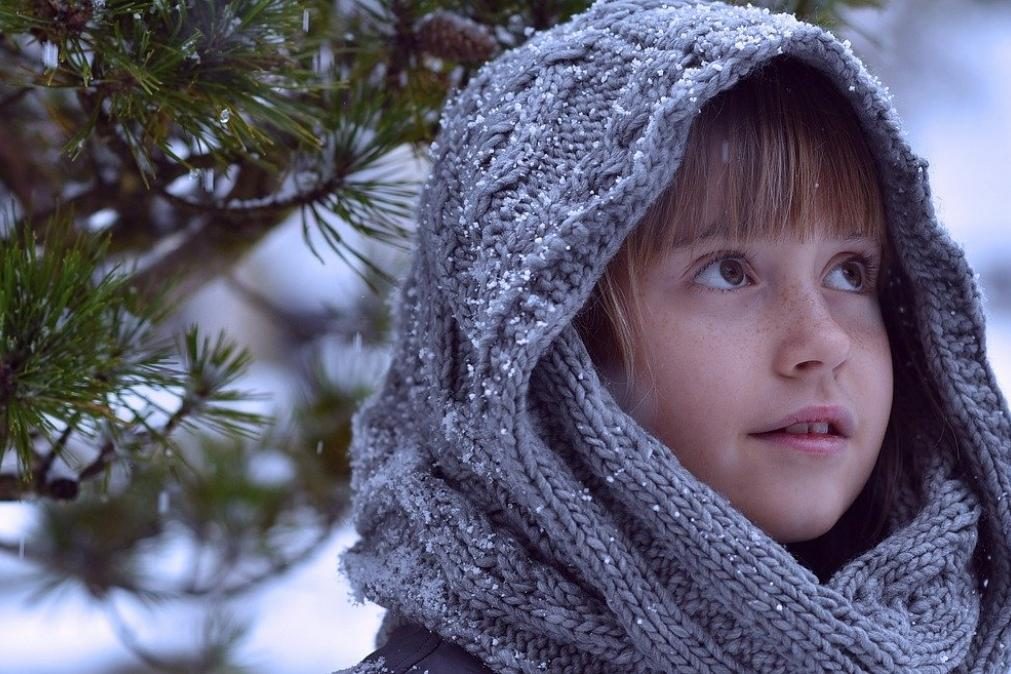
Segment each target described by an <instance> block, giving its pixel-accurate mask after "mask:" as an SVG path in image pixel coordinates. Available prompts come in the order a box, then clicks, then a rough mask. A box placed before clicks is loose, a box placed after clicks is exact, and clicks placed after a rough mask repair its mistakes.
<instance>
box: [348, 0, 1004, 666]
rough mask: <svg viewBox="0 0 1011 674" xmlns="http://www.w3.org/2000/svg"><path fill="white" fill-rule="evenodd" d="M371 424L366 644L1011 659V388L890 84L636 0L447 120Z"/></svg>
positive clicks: (468, 99) (581, 28)
mask: <svg viewBox="0 0 1011 674" xmlns="http://www.w3.org/2000/svg"><path fill="white" fill-rule="evenodd" d="M432 159H433V167H432V174H431V177H430V179H429V181H428V182H427V183H426V185H425V189H424V191H423V194H422V200H421V204H420V208H419V231H418V252H417V256H416V258H415V260H414V264H413V266H412V268H411V271H410V273H409V275H408V277H407V279H406V280H405V282H404V284H403V288H402V291H401V294H400V298H399V303H398V306H397V326H398V329H397V333H396V340H395V344H394V353H393V364H392V366H391V367H390V370H389V372H388V374H387V376H386V380H385V382H384V384H383V386H382V388H381V390H379V391H378V392H377V393H376V394H375V395H374V396H373V397H372V398H371V399H370V400H369V401H368V402H367V403H366V404H365V405H364V407H363V408H362V410H361V411H360V412H359V414H358V416H357V417H356V421H355V436H354V442H353V445H352V458H353V462H354V463H353V470H354V473H353V475H354V484H353V487H354V489H355V522H356V526H357V528H358V532H359V533H360V535H361V540H360V541H359V542H358V543H357V544H356V545H355V546H354V547H353V548H352V549H351V550H350V551H349V552H348V553H347V554H346V555H345V557H344V568H345V571H346V573H347V574H348V575H349V577H350V578H351V579H352V581H353V583H354V584H355V586H356V587H357V588H358V590H359V592H360V594H361V595H362V596H363V597H366V598H368V599H371V600H372V601H375V602H377V603H379V604H380V605H383V606H385V607H386V608H387V609H388V613H387V616H386V619H385V621H384V625H383V628H382V630H381V633H380V635H379V636H378V638H377V642H378V643H379V644H380V645H381V648H380V649H379V650H378V651H377V652H376V653H374V654H373V655H371V656H370V657H369V658H367V659H366V660H365V661H364V662H363V663H361V664H359V665H357V666H356V667H353V668H351V669H350V670H348V671H349V672H354V673H356V674H361V673H365V672H407V671H425V670H427V671H429V672H431V673H435V672H468V671H470V672H542V671H547V672H572V673H579V674H583V673H590V672H822V671H841V672H912V671H916V672H949V671H958V672H1001V673H1003V672H1007V671H1008V669H1009V667H1011V646H1009V645H1008V641H1009V638H1011V512H1009V508H1008V499H1007V498H1006V496H1007V493H1008V488H1009V486H1011V466H1009V463H1011V457H1009V451H1011V420H1009V414H1008V411H1007V406H1006V403H1005V401H1004V398H1003V396H1002V395H1001V393H1000V391H999V390H998V389H997V386H996V384H995V382H994V378H993V375H992V372H991V370H990V367H989V365H988V364H987V361H986V357H985V353H984V345H983V334H984V332H983V319H982V313H981V310H980V300H979V293H978V289H977V287H976V286H975V283H974V280H973V275H972V272H971V271H970V269H969V267H968V266H967V264H966V262H965V259H964V257H963V255H962V253H961V251H960V250H959V249H958V247H957V246H956V245H955V244H954V243H952V242H951V240H950V239H949V238H948V237H947V235H946V234H945V233H944V232H943V230H942V229H941V228H940V226H939V225H938V223H937V222H936V220H935V218H934V215H933V211H932V207H931V202H930V194H929V187H928V184H927V177H926V171H925V168H926V162H924V161H923V160H921V159H919V158H918V157H916V156H915V155H914V154H913V153H912V152H911V151H910V149H909V148H908V146H907V144H906V141H905V139H904V136H903V134H902V132H901V129H900V127H899V123H898V121H897V118H896V116H895V112H894V110H893V109H892V107H891V105H890V103H889V100H888V97H887V95H886V93H885V92H884V90H883V88H882V86H881V85H880V84H879V83H878V82H877V81H876V80H875V79H874V78H873V77H871V76H870V75H868V73H867V72H866V70H865V69H864V68H863V66H862V65H861V64H860V62H859V61H858V60H857V59H856V57H855V56H854V55H853V54H852V52H851V51H850V50H849V48H848V46H847V45H845V44H841V43H839V42H838V41H837V40H836V39H835V38H834V37H833V36H831V35H830V34H828V33H826V32H824V31H823V30H821V29H819V28H817V27H814V26H810V25H807V24H804V23H800V22H797V21H796V20H794V19H793V18H792V17H789V16H785V15H776V14H770V13H768V12H767V11H763V10H760V9H756V8H750V7H749V8H741V7H729V6H726V5H723V4H720V3H716V2H713V3H709V2H701V1H694V2H693V1H688V0H685V1H680V2H678V1H671V0H669V1H668V2H659V1H652V0H640V1H638V2H631V1H624V0H605V1H601V2H597V3H596V4H595V5H594V6H593V7H592V8H591V9H590V10H588V11H587V12H585V13H583V14H581V15H579V16H577V17H575V18H574V19H573V20H572V21H570V22H568V23H566V24H564V25H562V26H558V27H556V28H554V29H552V30H549V31H546V32H544V33H542V34H540V35H537V36H534V37H533V38H532V39H531V40H530V41H529V42H528V43H526V44H525V45H523V46H522V47H520V48H518V49H515V50H513V51H511V52H509V53H507V54H505V55H503V56H502V57H500V58H498V59H497V60H496V61H494V62H492V63H490V64H488V65H487V66H485V67H484V68H483V69H482V70H481V71H480V73H478V75H477V76H476V77H475V78H474V79H473V80H472V81H471V82H470V84H469V85H468V86H467V88H466V89H465V90H464V91H463V92H461V93H460V94H459V95H458V96H457V97H456V98H455V99H454V100H452V101H450V103H449V104H448V106H447V108H446V112H445V115H444V118H443V123H442V131H441V133H440V136H439V138H438V139H437V142H436V143H434V144H433V146H432Z"/></svg>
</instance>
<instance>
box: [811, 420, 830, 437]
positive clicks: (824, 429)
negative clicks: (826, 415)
mask: <svg viewBox="0 0 1011 674" xmlns="http://www.w3.org/2000/svg"><path fill="white" fill-rule="evenodd" d="M811 432H812V433H821V434H823V435H825V434H827V433H828V422H827V421H826V422H824V423H822V422H818V423H815V424H811Z"/></svg>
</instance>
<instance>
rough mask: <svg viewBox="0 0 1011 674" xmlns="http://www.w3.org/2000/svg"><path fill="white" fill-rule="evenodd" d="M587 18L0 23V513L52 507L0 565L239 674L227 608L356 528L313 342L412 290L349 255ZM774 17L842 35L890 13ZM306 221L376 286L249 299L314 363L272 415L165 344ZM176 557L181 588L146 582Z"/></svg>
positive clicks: (309, 8)
mask: <svg viewBox="0 0 1011 674" xmlns="http://www.w3.org/2000/svg"><path fill="white" fill-rule="evenodd" d="M588 4H589V2H587V0H549V1H546V2H539V1H537V2H534V1H530V0H526V1H521V0H506V1H503V2H488V1H480V2H459V1H458V0H343V1H338V2H336V3H335V2H332V1H331V0H304V1H301V2H290V1H288V0H232V1H228V2H226V1H225V0H8V1H5V2H3V3H2V4H0V114H2V115H3V120H4V122H3V131H2V133H0V205H2V207H3V209H2V212H3V213H4V216H3V218H2V226H0V500H23V499H29V500H30V502H31V503H33V507H34V508H35V509H36V510H37V511H38V513H39V514H40V517H39V520H38V523H37V525H36V526H34V527H33V529H32V531H31V532H30V533H29V534H28V535H27V537H26V539H25V540H24V541H0V551H3V552H6V553H8V554H10V555H16V556H22V557H24V558H25V559H26V560H27V562H28V563H29V564H31V565H32V567H33V568H34V569H36V571H37V574H36V581H37V582H38V585H37V587H38V589H39V590H40V591H41V592H43V593H45V592H47V591H52V590H54V589H56V588H59V587H63V586H66V585H68V584H72V585H74V586H76V587H80V588H83V589H84V590H86V591H87V592H88V593H89V594H90V595H91V596H92V597H94V599H95V600H96V601H97V602H101V603H102V604H103V605H105V606H107V607H109V608H110V617H111V619H112V621H113V624H114V626H115V627H116V629H117V631H118V633H119V634H120V636H121V638H122V641H123V643H124V645H126V646H127V647H128V648H129V649H130V650H131V651H132V652H133V653H134V654H136V656H137V658H138V659H139V661H140V662H141V663H143V665H144V667H145V668H146V669H145V670H144V671H164V672H226V671H238V669H237V666H236V664H235V649H236V647H237V644H238V643H239V641H240V638H241V636H242V634H243V628H244V625H243V624H242V623H241V622H239V621H236V620H235V618H234V617H233V616H231V615H230V614H229V612H228V610H227V604H223V603H222V602H221V600H222V599H228V598H230V597H235V596H239V595H241V594H242V593H244V592H247V591H249V590H250V589H252V588H255V587H257V586H258V585H259V584H261V583H262V582H264V581H265V580H269V579H271V578H275V577H277V576H278V575H280V574H282V573H284V572H285V571H287V570H288V569H290V568H291V567H292V566H294V565H296V564H298V563H299V562H300V561H302V560H304V559H306V558H307V557H309V556H310V555H311V554H312V553H313V552H314V551H315V550H317V549H318V548H319V546H320V545H321V544H322V543H323V542H325V541H326V540H328V539H329V538H330V536H331V534H332V532H333V530H334V528H335V527H336V526H337V524H338V523H339V522H340V521H341V519H342V517H343V516H344V515H345V510H346V505H347V501H348V487H347V480H348V465H347V460H346V456H345V449H346V447H347V443H348V440H349V437H350V429H349V423H348V422H349V419H350V415H351V412H352V410H353V409H354V407H355V405H356V404H357V403H358V402H359V401H360V400H361V399H362V397H363V396H364V395H366V394H367V393H368V389H369V387H368V384H369V383H371V382H365V383H364V384H363V382H359V381H350V380H348V379H346V378H341V377H340V376H335V375H334V374H333V373H332V372H330V368H328V367H327V366H326V363H325V359H323V358H322V355H321V350H320V349H319V348H317V347H318V345H319V344H320V342H321V341H322V340H323V339H324V338H325V337H327V336H328V335H334V334H336V335H338V336H339V337H341V338H342V339H345V340H346V341H347V342H348V343H349V344H354V345H356V346H355V347H353V348H350V349H348V350H347V353H346V354H345V355H344V357H345V358H349V359H352V360H362V359H364V358H365V357H366V353H367V352H366V350H365V349H366V348H368V347H370V346H375V345H381V344H382V342H383V340H384V337H385V333H386V331H387V329H388V318H387V316H386V314H385V309H384V308H383V305H382V295H383V294H384V293H385V292H387V291H388V289H389V288H390V281H391V276H396V275H397V274H398V273H399V272H396V271H395V270H387V269H383V268H382V267H381V266H380V265H379V264H377V263H376V261H375V260H374V259H373V257H372V256H370V255H369V254H368V253H367V252H366V251H363V250H359V249H358V248H356V247H355V246H354V245H352V243H351V242H350V239H351V237H350V236H349V234H350V233H351V232H355V233H357V234H358V235H361V237H364V238H365V239H367V240H371V241H376V242H381V243H383V244H387V245H389V246H392V247H396V248H400V249H407V248H408V247H409V236H410V214H411V205H412V200H413V199H414V197H415V196H416V193H417V189H418V185H417V184H415V183H414V182H411V181H409V180H405V179H403V178H402V177H401V173H402V172H401V171H400V170H399V166H398V165H397V163H396V162H397V159H396V157H397V152H398V150H402V149H403V148H405V147H406V148H409V149H410V150H411V151H413V152H414V154H415V155H416V156H421V155H422V153H423V152H424V150H425V148H426V146H427V145H428V144H429V143H430V142H431V140H432V139H433V137H434V135H435V133H436V131H437V128H438V114H439V110H440V108H441V106H442V104H443V101H444V100H445V98H446V97H447V95H448V94H449V93H450V92H451V91H452V90H453V89H454V88H457V87H460V86H463V85H464V84H465V83H466V82H467V80H468V78H469V77H470V76H471V74H472V73H473V72H474V70H475V69H476V68H478V67H479V66H480V65H481V64H482V63H483V62H485V61H487V60H488V59H489V58H492V57H494V56H495V55H496V54H498V53H500V52H501V51H502V50H504V49H508V48H511V47H513V46H516V45H518V44H521V43H522V42H523V41H524V40H526V39H527V38H528V37H529V36H530V35H531V34H532V33H533V32H534V31H536V30H540V29H544V28H547V27H549V26H551V25H554V24H556V23H558V22H560V21H563V20H564V19H566V18H567V17H569V16H570V15H572V14H573V13H576V12H578V11H581V10H583V9H585V8H586V6H588ZM742 4H743V3H742ZM758 4H761V3H758ZM766 4H767V5H768V6H770V7H771V8H773V9H780V10H788V11H794V12H795V13H797V14H798V16H800V17H801V18H806V19H813V20H815V21H818V22H821V23H823V24H827V25H836V24H838V23H839V21H840V20H841V17H842V16H843V15H842V14H841V13H840V10H841V9H842V8H845V7H847V6H863V5H876V4H878V2H877V1H876V0H849V1H844V0H810V1H805V0H781V1H779V2H776V1H772V2H768V3H766ZM291 218H298V219H299V220H300V222H301V225H302V232H303V235H304V238H305V241H306V244H307V245H308V246H309V247H310V248H311V249H312V251H313V252H314V253H315V254H316V256H317V257H319V258H320V260H321V261H322V260H324V259H325V258H327V257H331V256H336V257H338V258H340V259H341V260H342V261H343V262H344V263H346V264H348V265H350V266H351V267H352V268H353V269H355V271H356V273H357V274H359V275H360V276H361V277H362V279H363V280H364V281H365V282H366V283H367V284H368V285H369V286H370V287H371V288H373V290H374V291H375V293H374V294H373V295H367V296H365V297H363V298H362V299H361V300H360V302H359V303H358V305H357V306H355V307H353V308H349V309H346V310H344V311H343V312H342V313H340V314H333V313H330V314H323V315H317V316H308V315H304V314H300V313H298V312H293V311H292V310H289V309H286V308H284V307H278V306H276V305H274V304H273V303H271V302H270V301H269V300H267V299H266V298H264V297H263V296H262V295H260V294H258V293H257V292H256V291H255V290H252V289H248V288H243V287H241V286H240V287H238V288H237V289H238V290H239V291H240V294H242V295H243V297H244V298H246V299H247V300H248V301H249V302H250V303H251V304H252V305H255V306H256V307H257V308H258V309H260V310H263V311H267V312H269V313H270V314H271V315H272V316H273V317H274V318H275V319H277V321H278V322H279V323H281V324H283V325H285V326H287V328H288V329H289V330H290V331H291V333H292V344H294V345H295V348H297V350H298V353H297V354H295V355H294V357H293V358H292V361H293V362H300V363H302V367H301V373H300V375H299V376H300V377H301V379H302V381H303V383H304V390H305V396H304V399H303V400H302V402H301V403H300V404H299V406H298V408H297V409H295V410H276V416H277V418H276V419H268V418H267V417H265V416H262V415H261V413H258V412H256V411H251V410H254V409H260V408H257V407H255V403H256V401H257V400H259V399H260V398H259V397H258V396H257V395H255V394H253V393H250V392H247V391H244V390H242V389H241V388H239V386H240V384H241V383H242V377H243V375H244V373H245V372H246V370H247V367H248V366H249V365H250V363H251V359H250V356H249V354H248V352H246V351H245V350H243V349H241V348H239V347H238V346H237V345H236V344H235V343H234V342H233V341H232V340H231V338H230V337H229V336H228V335H225V334H221V335H216V336H214V337H209V336H206V335H204V334H203V331H202V330H200V329H199V328H198V327H196V326H193V327H190V328H189V329H187V330H186V331H184V332H183V333H182V334H171V331H170V330H169V328H168V327H167V326H168V325H170V324H171V319H172V317H173V315H174V312H175V311H176V310H177V308H178V306H179V305H180V303H181V302H183V301H184V300H185V299H186V298H188V297H189V296H191V295H192V294H193V293H194V292H195V291H197V290H198V289H200V288H201V287H202V286H203V285H204V284H206V283H207V282H209V281H211V280H213V279H215V278H218V277H220V276H222V275H227V274H228V270H229V269H230V268H232V267H233V266H234V265H235V264H236V262H238V261H239V260H240V259H242V258H243V256H244V255H245V254H246V253H247V252H249V251H250V250H251V249H252V248H254V247H255V246H256V245H257V244H258V243H259V242H260V241H261V240H262V239H263V237H264V236H265V235H266V234H268V233H270V232H271V231H273V230H275V229H276V228H277V227H278V226H279V225H281V224H283V223H284V222H286V221H288V220H290V219H291ZM320 242H322V244H323V245H322V246H320V245H319V244H320ZM265 464H269V465H272V466H274V467H275V468H276V467H277V466H282V467H283V469H281V470H275V471H274V473H272V474H273V477H270V478H265V477H264V475H263V473H264V470H263V469H262V467H263V465H265ZM277 475H280V476H281V477H277ZM171 546H181V547H182V548H185V550H186V559H187V563H186V564H183V567H184V569H183V570H182V571H180V570H178V569H176V570H175V571H172V572H169V571H161V570H159V571H157V572H155V571H152V569H157V568H158V566H157V559H158V557H159V555H160V554H162V553H163V552H164V551H165V550H167V549H169V548H170V547H171ZM115 596H120V597H122V596H127V597H134V598H136V599H138V600H146V601H152V600H156V601H168V600H172V601H176V602H187V601H189V602H205V603H204V605H206V606H207V607H208V611H207V615H208V619H207V623H206V630H205V633H206V634H205V637H206V638H205V643H203V644H201V645H199V646H195V647H194V649H190V650H188V651H187V653H184V654H173V653H163V652H159V650H160V649H159V647H158V645H150V644H145V643H142V640H140V639H139V638H138V637H137V635H136V633H135V629H134V628H133V627H131V626H130V625H129V624H128V621H126V620H125V619H123V617H122V616H120V615H119V614H118V613H116V612H115V610H114V602H112V598H113V597H115ZM194 652H195V655H194V654H193V653H194Z"/></svg>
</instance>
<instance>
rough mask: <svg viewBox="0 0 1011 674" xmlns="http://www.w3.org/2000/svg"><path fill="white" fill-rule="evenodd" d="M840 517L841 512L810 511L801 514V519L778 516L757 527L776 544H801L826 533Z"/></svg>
mask: <svg viewBox="0 0 1011 674" xmlns="http://www.w3.org/2000/svg"><path fill="white" fill-rule="evenodd" d="M841 516H842V512H841V511H836V510H831V511H829V510H826V511H824V512H822V511H818V510H815V509H810V510H807V511H803V512H802V517H791V516H789V515H786V516H784V515H783V514H780V515H779V517H776V518H775V521H770V522H767V523H766V524H764V525H763V524H761V523H759V526H760V527H761V528H762V529H763V530H764V531H765V532H766V533H767V534H769V536H771V537H772V538H773V540H775V541H776V542H778V543H784V544H785V543H802V542H804V541H810V540H813V539H815V538H818V537H819V536H822V535H823V534H825V533H827V532H828V531H829V530H830V529H831V528H832V527H834V526H835V525H836V523H837V522H838V521H839V518H840V517H841Z"/></svg>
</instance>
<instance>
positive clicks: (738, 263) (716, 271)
mask: <svg viewBox="0 0 1011 674" xmlns="http://www.w3.org/2000/svg"><path fill="white" fill-rule="evenodd" d="M748 281H749V279H748V272H747V265H746V264H745V262H744V258H743V257H742V256H740V255H738V254H733V255H731V254H727V255H725V256H724V257H721V258H718V259H716V260H713V261H712V262H710V263H709V264H707V265H706V266H705V267H703V268H702V270H701V271H700V272H699V273H698V274H697V275H696V276H695V282H696V283H698V284H699V285H703V286H706V287H707V288H712V289H714V290H721V291H729V290H739V289H741V288H746V287H747V286H748Z"/></svg>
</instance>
